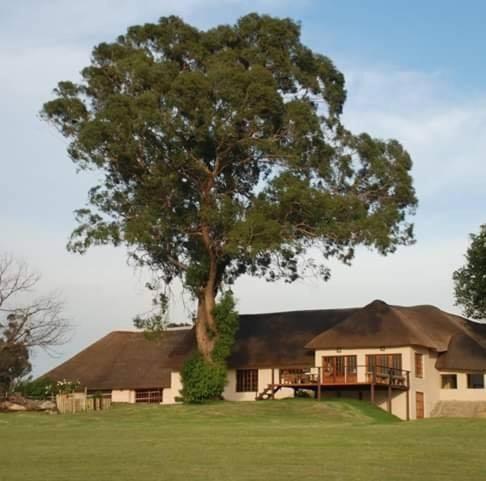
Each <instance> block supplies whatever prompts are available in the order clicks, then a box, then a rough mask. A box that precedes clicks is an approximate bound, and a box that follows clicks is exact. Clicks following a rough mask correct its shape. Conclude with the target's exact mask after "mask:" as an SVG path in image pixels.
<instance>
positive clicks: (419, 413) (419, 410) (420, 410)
mask: <svg viewBox="0 0 486 481" xmlns="http://www.w3.org/2000/svg"><path fill="white" fill-rule="evenodd" d="M424 404H425V403H424V393H423V392H419V391H417V392H416V393H415V417H416V418H417V419H423V418H424V412H425V405H424Z"/></svg>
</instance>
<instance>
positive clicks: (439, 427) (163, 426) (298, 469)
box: [0, 399, 486, 481]
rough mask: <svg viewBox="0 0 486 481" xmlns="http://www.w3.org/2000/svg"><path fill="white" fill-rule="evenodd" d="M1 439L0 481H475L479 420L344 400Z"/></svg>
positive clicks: (141, 409) (112, 421) (152, 410)
mask: <svg viewBox="0 0 486 481" xmlns="http://www.w3.org/2000/svg"><path fill="white" fill-rule="evenodd" d="M0 440H1V441H0V481H21V480H22V481H25V480H28V481H45V480H49V481H85V480H93V481H112V480H116V481H135V480H143V481H165V480H170V481H188V480H191V481H240V480H245V481H250V480H254V481H264V480H265V481H274V480H278V481H285V480H292V481H295V480H301V479H302V480H307V479H309V480H310V479H325V480H326V481H338V480H339V481H355V480H356V481H357V480H359V481H368V480H373V481H376V480H383V481H388V480H391V481H400V480H413V481H421V480H424V481H425V480H426V481H435V480H437V481H439V480H440V481H448V480H461V481H468V480H482V479H486V457H485V456H484V450H485V446H486V420H482V419H430V420H423V421H412V422H408V423H407V422H400V421H398V420H397V419H396V418H394V417H392V416H390V415H388V414H387V413H385V412H383V411H381V410H378V409H377V408H375V407H373V406H371V405H369V404H367V403H364V402H359V401H354V402H353V401H348V400H334V401H322V402H317V401H314V400H307V399H294V400H283V401H266V402H256V403H255V402H253V403H250V402H249V403H229V402H226V403H225V402H219V403H214V404H209V405H204V406H115V407H114V408H113V409H112V410H110V411H105V412H102V413H99V412H98V413H89V414H77V415H64V416H49V415H47V414H35V413H16V414H1V415H0Z"/></svg>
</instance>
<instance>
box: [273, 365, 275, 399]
mask: <svg viewBox="0 0 486 481" xmlns="http://www.w3.org/2000/svg"><path fill="white" fill-rule="evenodd" d="M272 399H275V368H274V367H272Z"/></svg>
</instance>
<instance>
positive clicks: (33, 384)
mask: <svg viewBox="0 0 486 481" xmlns="http://www.w3.org/2000/svg"><path fill="white" fill-rule="evenodd" d="M15 391H16V392H19V393H20V394H22V395H23V396H26V397H33V398H37V399H39V398H44V397H49V396H51V395H53V394H56V392H57V390H56V383H55V381H53V380H52V379H48V378H45V377H41V378H38V379H27V380H25V381H22V382H20V383H18V384H17V385H16V386H15Z"/></svg>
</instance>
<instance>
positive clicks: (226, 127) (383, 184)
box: [42, 14, 416, 361]
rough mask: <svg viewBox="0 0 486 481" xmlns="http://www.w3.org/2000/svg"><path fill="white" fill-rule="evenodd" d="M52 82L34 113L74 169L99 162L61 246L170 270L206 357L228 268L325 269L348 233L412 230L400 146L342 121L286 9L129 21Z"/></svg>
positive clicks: (343, 256)
mask: <svg viewBox="0 0 486 481" xmlns="http://www.w3.org/2000/svg"><path fill="white" fill-rule="evenodd" d="M55 94H56V98H55V99H53V100H51V101H49V102H47V103H46V104H45V105H44V107H43V111H42V115H43V117H44V118H45V119H47V120H48V121H49V122H51V123H52V124H54V126H55V127H56V128H57V129H59V131H60V132H61V133H62V134H63V135H64V136H65V137H67V139H69V141H70V145H69V155H70V157H71V158H72V160H73V161H74V162H75V163H76V164H77V165H78V167H79V168H81V169H94V170H95V171H96V172H98V173H99V174H102V176H100V179H101V180H100V182H99V184H98V185H96V186H94V187H93V188H92V189H91V190H90V191H89V205H88V206H87V207H86V208H82V209H80V210H78V211H77V214H76V217H77V221H78V223H79V226H78V227H77V228H76V229H75V230H74V232H73V235H72V238H71V241H70V243H69V248H70V249H71V250H73V251H76V252H81V253H82V252H84V251H85V250H86V249H88V248H89V247H90V246H92V245H95V244H114V245H119V244H125V245H126V246H128V248H129V252H130V256H131V258H132V259H133V260H135V262H137V263H139V264H140V265H146V266H149V267H151V268H152V269H154V271H156V272H158V274H159V276H160V280H161V281H162V282H163V283H164V284H165V285H168V284H170V283H171V282H172V281H173V280H175V279H179V280H180V281H181V282H182V284H183V286H184V287H185V288H186V289H188V290H189V291H190V292H191V293H192V295H193V296H194V298H195V299H196V300H197V312H196V323H195V325H196V336H197V342H198V347H199V350H200V352H201V354H202V355H203V356H204V358H205V359H206V360H208V361H211V358H212V350H213V348H214V345H215V342H216V340H217V338H218V332H217V326H216V323H215V319H214V314H213V309H214V306H215V298H216V296H217V294H218V292H220V290H221V288H222V286H224V285H225V284H228V283H231V282H233V281H234V280H235V279H236V278H237V277H238V276H241V275H243V274H249V275H256V276H264V277H266V278H267V279H269V280H276V279H285V280H287V281H290V282H291V281H295V280H296V279H298V278H299V277H300V276H301V275H302V274H303V272H304V271H305V269H306V268H315V269H318V271H319V272H320V273H321V274H322V276H323V277H324V278H325V279H327V278H328V277H329V270H328V268H327V267H326V265H325V260H326V259H328V258H330V257H337V258H338V259H340V260H342V261H344V262H350V261H351V259H352V257H353V255H354V248H355V246H357V245H365V246H369V247H374V248H376V249H377V250H378V251H379V252H380V253H382V254H386V253H389V252H392V251H394V250H395V248H396V247H397V246H398V245H400V244H407V243H410V242H412V241H413V232H412V226H411V225H410V224H409V223H408V222H407V215H408V214H409V213H412V212H413V210H414V208H415V206H416V197H415V192H414V188H413V185H412V179H411V176H410V169H411V166H412V162H411V159H410V156H409V154H408V153H407V152H406V151H405V150H404V148H403V147H402V146H401V145H400V143H399V142H397V141H396V140H388V141H383V140H378V139H375V138H373V137H371V136H370V135H368V134H365V133H363V134H360V135H353V134H352V133H351V132H349V131H348V130H347V129H346V128H345V127H344V126H343V125H342V122H341V113H342V110H343V105H344V102H345V99H346V90H345V87H344V77H343V75H342V74H341V73H340V72H339V71H338V70H337V69H336V68H335V66H334V65H333V63H332V61H331V60H330V59H329V58H327V57H325V56H324V55H322V54H319V53H315V52H313V51H312V50H310V49H309V48H307V47H306V46H304V45H303V44H302V43H301V41H300V26H299V25H298V24H297V23H295V22H294V21H292V20H290V19H278V18H272V17H269V16H260V15H257V14H249V15H247V16H245V17H242V18H241V19H240V20H239V21H238V22H237V23H236V24H235V25H222V26H218V27H216V28H212V29H210V30H207V31H201V30H199V29H197V28H195V27H193V26H191V25H188V24H187V23H184V22H183V21H182V20H181V19H180V18H177V17H163V18H161V19H160V20H159V22H158V23H156V24H145V25H140V26H134V27H130V28H129V29H128V31H127V32H126V34H124V35H121V36H119V37H118V38H117V39H116V40H115V41H114V42H112V43H101V44H100V45H98V46H97V47H95V48H94V50H93V53H92V59H91V64H90V65H89V66H88V67H86V68H85V69H84V70H83V71H82V80H81V81H80V82H79V83H73V82H70V81H64V82H60V83H59V84H58V87H57V89H56V90H55ZM311 247H313V248H318V249H319V250H320V255H322V259H321V260H312V259H310V257H309V255H308V252H309V248H311ZM319 259H320V258H319Z"/></svg>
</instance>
